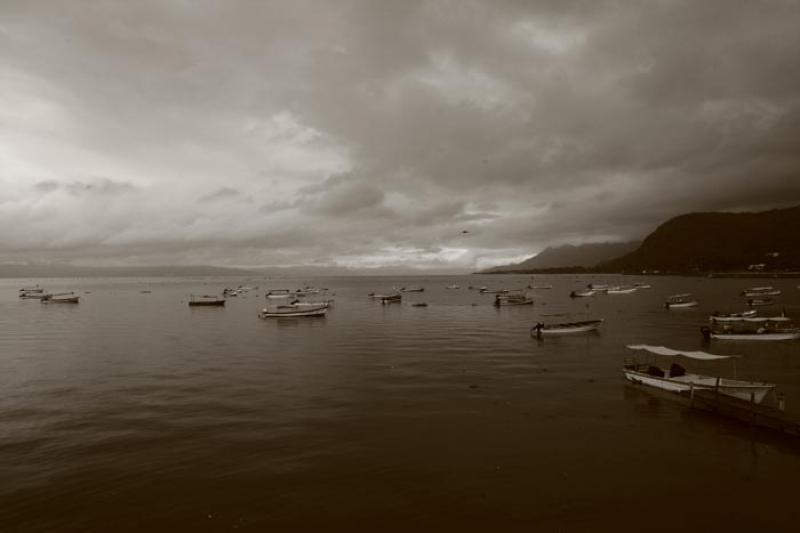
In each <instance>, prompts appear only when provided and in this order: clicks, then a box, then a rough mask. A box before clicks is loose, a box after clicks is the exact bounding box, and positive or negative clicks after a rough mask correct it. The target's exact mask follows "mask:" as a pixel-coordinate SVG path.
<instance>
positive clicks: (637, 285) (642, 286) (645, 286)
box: [633, 282, 653, 289]
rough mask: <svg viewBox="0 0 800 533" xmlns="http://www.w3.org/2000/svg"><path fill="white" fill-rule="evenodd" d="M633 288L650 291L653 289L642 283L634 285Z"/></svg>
mask: <svg viewBox="0 0 800 533" xmlns="http://www.w3.org/2000/svg"><path fill="white" fill-rule="evenodd" d="M633 286H634V287H636V288H637V289H652V288H653V286H652V285H650V284H649V283H642V282H637V283H634V284H633Z"/></svg>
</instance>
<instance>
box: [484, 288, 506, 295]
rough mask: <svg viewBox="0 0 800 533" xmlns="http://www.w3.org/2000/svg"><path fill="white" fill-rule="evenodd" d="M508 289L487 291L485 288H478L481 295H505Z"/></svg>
mask: <svg viewBox="0 0 800 533" xmlns="http://www.w3.org/2000/svg"><path fill="white" fill-rule="evenodd" d="M507 292H508V289H487V288H486V287H481V288H480V293H481V294H506V293H507Z"/></svg>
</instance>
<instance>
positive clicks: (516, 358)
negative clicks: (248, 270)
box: [0, 276, 800, 532]
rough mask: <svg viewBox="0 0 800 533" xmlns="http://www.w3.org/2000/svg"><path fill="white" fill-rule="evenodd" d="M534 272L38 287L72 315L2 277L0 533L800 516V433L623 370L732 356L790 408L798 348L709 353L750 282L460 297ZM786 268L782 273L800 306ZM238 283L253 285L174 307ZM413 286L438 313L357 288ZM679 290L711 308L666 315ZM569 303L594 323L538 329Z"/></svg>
mask: <svg viewBox="0 0 800 533" xmlns="http://www.w3.org/2000/svg"><path fill="white" fill-rule="evenodd" d="M527 279H528V278H527V277H525V276H490V277H485V278H480V277H475V276H473V277H463V278H446V277H432V278H410V279H397V278H395V279H391V278H349V279H348V278H339V279H334V278H331V279H319V280H305V279H304V280H294V281H266V280H263V279H258V280H231V279H217V280H213V279H186V280H181V279H169V280H165V279H139V280H133V279H117V280H103V279H97V280H63V279H61V280H35V281H36V282H39V283H41V284H42V285H44V286H46V287H48V288H52V289H54V290H61V289H67V290H73V289H75V290H79V293H80V294H81V296H82V301H81V303H80V304H79V305H78V306H69V305H43V304H40V303H39V302H38V301H35V300H32V301H20V300H18V299H17V296H16V290H17V289H18V288H19V287H21V286H23V285H25V284H28V283H31V280H2V281H0V531H2V532H16V531H20V532H23V531H24V532H36V531H59V532H61V531H102V532H106V531H162V530H163V531H229V530H248V531H288V530H313V531H322V530H348V531H386V530H397V531H423V530H424V531H449V530H454V531H600V530H612V531H614V530H615V531H721V530H723V529H726V528H727V529H728V530H732V531H744V530H750V529H751V528H757V530H768V529H769V530H772V531H796V530H797V527H798V526H797V524H798V523H800V522H799V521H798V518H800V512H798V505H797V485H798V483H800V442H797V441H794V440H789V439H786V438H782V437H779V436H775V435H772V434H770V433H766V432H763V431H758V430H754V429H752V428H748V427H746V426H742V425H739V424H736V423H732V422H728V421H725V420H719V419H716V418H713V417H710V416H707V415H701V414H697V413H689V412H687V411H685V410H683V409H682V408H680V407H678V406H676V405H675V404H673V403H672V402H669V401H666V400H663V399H656V398H654V397H652V396H650V395H648V394H644V393H642V392H640V391H638V390H635V389H631V388H629V387H626V386H625V385H624V383H623V380H622V377H621V374H620V371H619V369H620V366H621V364H622V361H623V358H624V357H625V356H626V355H630V354H626V350H625V349H624V345H625V344H628V343H651V344H664V345H667V346H670V347H673V348H684V349H709V350H711V351H714V352H716V353H739V354H743V355H744V358H743V359H742V360H741V361H739V363H738V373H739V376H741V377H753V378H759V379H766V380H770V381H774V382H776V383H777V384H778V385H779V387H780V388H781V389H782V390H783V391H784V392H785V393H786V395H787V409H788V410H789V411H792V412H794V413H797V414H800V343H798V342H795V343H791V342H790V343H774V344H773V343H755V344H753V345H750V344H743V343H716V344H713V345H712V346H711V347H710V348H709V347H708V346H706V347H705V348H704V346H703V344H702V339H701V336H700V333H699V325H700V324H702V323H703V322H704V320H705V318H706V316H707V314H708V312H709V311H713V310H715V309H718V310H741V309H742V306H741V303H740V299H739V298H738V297H737V294H738V292H739V291H740V290H741V289H743V288H744V287H746V286H748V285H752V284H753V283H748V282H747V281H745V280H716V279H712V280H709V279H696V278H652V279H650V280H649V281H650V282H651V283H652V284H653V289H651V290H649V291H640V292H639V293H635V294H633V295H619V296H598V297H596V298H595V299H578V300H574V301H572V300H570V299H569V298H567V294H568V293H569V291H570V290H572V289H573V288H577V287H579V286H582V285H585V284H586V283H587V282H589V281H599V280H600V279H601V278H597V279H594V278H591V277H576V276H552V277H549V278H544V277H542V278H540V279H537V283H545V282H548V283H552V284H553V285H554V286H555V288H554V289H553V290H549V291H547V290H541V291H536V292H535V294H536V295H537V299H536V305H535V306H534V307H532V308H531V307H519V308H503V309H500V310H498V309H495V308H493V307H492V306H490V305H489V304H490V303H491V299H492V297H490V296H482V295H479V294H477V293H476V292H474V291H468V290H466V286H467V285H469V284H474V285H489V286H493V287H495V286H496V287H499V286H506V287H510V288H511V287H522V286H524V285H525V284H526V283H527ZM608 279H612V280H613V278H608ZM624 281H626V282H630V281H634V280H631V279H625V280H624ZM795 281H796V280H795ZM795 281H792V280H775V281H774V283H772V284H773V285H776V286H778V287H780V288H782V289H783V290H784V295H783V296H782V297H780V298H779V302H780V304H781V305H785V307H786V310H787V312H789V313H790V314H793V315H797V316H800V290H798V289H796V288H795V285H796V282H795ZM308 283H312V284H315V285H321V286H326V287H329V288H330V289H331V291H332V292H334V293H335V298H336V303H335V306H334V308H333V309H332V310H331V312H330V313H329V315H328V316H327V317H326V318H323V319H285V320H272V321H264V320H260V319H258V318H257V317H256V314H257V312H258V310H259V309H260V308H261V307H262V306H263V303H264V297H263V294H264V289H265V288H268V287H271V288H283V287H299V286H302V285H305V284H308ZM451 283H459V284H460V285H461V286H462V289H460V290H446V289H445V287H446V286H447V285H449V284H451ZM239 284H244V285H260V287H261V289H259V290H257V291H253V292H251V293H249V294H247V295H245V296H240V297H239V298H234V299H231V300H230V301H229V302H228V305H227V306H226V307H225V308H222V309H213V308H211V309H190V308H189V307H188V306H187V304H186V302H187V300H188V295H189V294H190V293H201V294H202V293H209V292H220V291H221V289H222V288H223V287H225V286H235V285H239ZM755 284H757V285H763V284H764V283H762V282H758V283H755ZM402 285H422V286H424V287H425V288H426V291H425V292H424V293H419V294H416V293H415V294H407V295H406V296H405V299H406V301H407V302H406V303H410V302H412V301H426V302H428V303H429V306H428V307H426V308H417V307H411V306H410V305H406V304H404V305H392V306H381V305H380V304H377V303H373V302H372V301H370V300H368V299H367V298H366V296H365V295H366V293H368V292H371V291H374V290H377V291H382V290H388V289H389V288H391V287H392V286H402ZM141 290H152V293H151V294H142V293H140V291H141ZM85 291H90V293H89V294H85ZM676 292H693V293H695V294H696V295H697V296H698V297H699V298H700V299H701V300H702V306H701V307H700V309H698V310H685V311H666V310H664V309H663V308H662V307H661V302H662V300H663V297H664V296H665V295H667V294H671V293H676ZM472 304H478V305H472ZM776 310H777V311H779V310H780V307H778V308H777V309H776ZM764 312H765V313H766V312H767V311H764ZM563 313H568V314H569V316H571V317H575V318H584V317H604V318H605V319H606V324H605V325H604V327H603V329H602V331H601V333H600V334H598V335H588V336H580V337H573V338H560V339H553V340H550V339H547V340H546V341H544V342H538V341H537V340H535V339H533V338H531V337H530V336H529V335H528V329H529V328H530V327H531V325H533V324H534V323H535V322H536V321H537V320H545V321H552V320H564V319H566V318H567V317H565V316H556V317H553V316H547V315H554V314H556V315H560V314H563ZM692 368H696V369H697V370H709V369H710V368H711V369H713V368H714V367H708V366H702V364H701V366H699V367H698V366H694V367H692ZM722 370H723V371H726V370H729V369H726V368H725V366H724V364H723V366H722ZM711 371H712V372H713V370H711Z"/></svg>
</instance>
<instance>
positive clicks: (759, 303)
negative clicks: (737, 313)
mask: <svg viewBox="0 0 800 533" xmlns="http://www.w3.org/2000/svg"><path fill="white" fill-rule="evenodd" d="M774 303H775V300H773V299H772V298H751V299H749V300H747V305H749V306H750V307H767V306H770V305H772V304H774Z"/></svg>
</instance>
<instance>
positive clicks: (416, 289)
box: [400, 287, 425, 292]
mask: <svg viewBox="0 0 800 533" xmlns="http://www.w3.org/2000/svg"><path fill="white" fill-rule="evenodd" d="M400 292H425V287H401V288H400Z"/></svg>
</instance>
